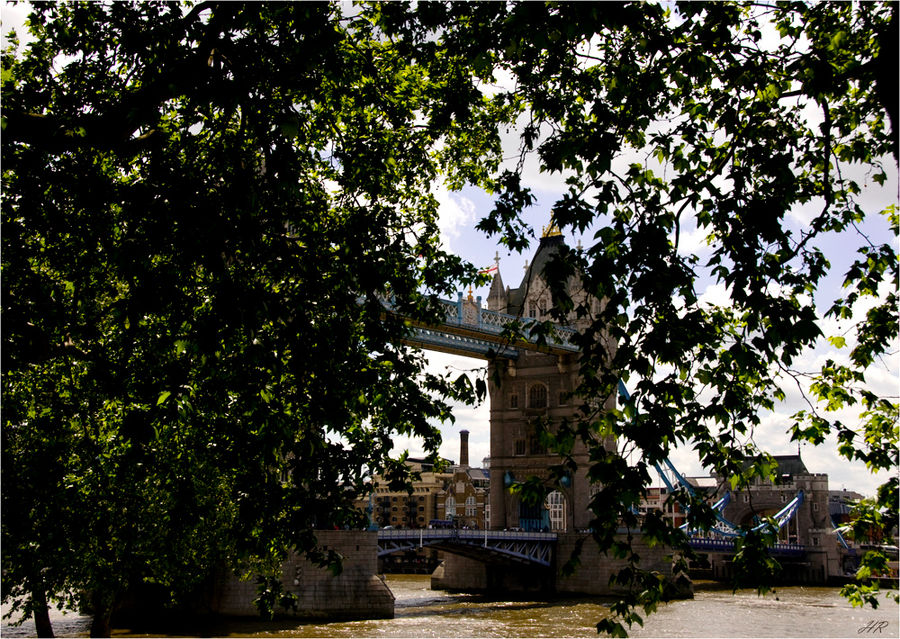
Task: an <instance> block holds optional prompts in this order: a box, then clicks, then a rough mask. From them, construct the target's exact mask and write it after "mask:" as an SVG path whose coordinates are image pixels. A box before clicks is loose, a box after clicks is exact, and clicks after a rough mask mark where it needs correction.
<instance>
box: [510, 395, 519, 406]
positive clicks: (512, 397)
mask: <svg viewBox="0 0 900 639" xmlns="http://www.w3.org/2000/svg"><path fill="white" fill-rule="evenodd" d="M509 407H510V408H518V407H519V394H518V393H510V394H509Z"/></svg>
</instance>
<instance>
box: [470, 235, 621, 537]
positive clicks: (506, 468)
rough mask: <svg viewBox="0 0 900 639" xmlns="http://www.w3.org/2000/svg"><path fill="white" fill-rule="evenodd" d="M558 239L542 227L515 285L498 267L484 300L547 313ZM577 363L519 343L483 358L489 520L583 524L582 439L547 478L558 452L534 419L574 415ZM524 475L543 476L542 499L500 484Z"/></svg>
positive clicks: (537, 525) (575, 323)
mask: <svg viewBox="0 0 900 639" xmlns="http://www.w3.org/2000/svg"><path fill="white" fill-rule="evenodd" d="M563 246H565V242H564V239H563V237H562V234H561V233H560V232H559V230H558V229H557V228H556V227H555V225H553V224H551V225H550V226H548V227H547V228H545V229H544V234H543V237H541V240H540V244H539V246H538V249H537V251H536V253H535V254H534V256H533V258H532V260H531V264H530V265H526V272H525V275H524V277H523V278H522V281H521V283H520V284H519V286H518V288H515V289H509V288H506V289H505V290H504V289H503V283H502V280H501V279H500V273H499V269H498V271H497V274H496V275H495V276H494V281H493V283H492V286H491V292H490V295H489V296H488V305H489V308H491V309H492V310H498V311H500V312H504V313H508V314H510V315H515V316H519V317H521V318H522V319H524V320H527V319H529V318H534V319H537V320H547V319H550V314H549V311H550V309H551V308H552V304H553V300H552V297H551V294H550V289H549V287H548V286H547V284H546V282H545V281H544V278H543V271H544V267H545V266H546V264H547V263H548V261H549V260H550V259H551V258H552V256H553V255H554V254H555V253H556V252H558V251H559V250H560V248H561V247H563ZM568 287H569V291H568V292H569V295H570V296H572V298H573V300H574V301H575V304H576V306H577V305H578V304H579V303H587V304H591V305H592V307H593V305H599V302H598V301H595V300H588V298H587V296H586V294H585V293H584V290H583V287H582V286H581V282H580V280H579V278H577V277H574V278H571V279H570V281H569V282H568ZM594 308H597V307H594ZM589 323H590V320H589V319H588V320H585V319H581V320H579V319H577V318H576V317H575V315H574V313H573V314H572V316H571V317H570V318H569V323H568V325H569V326H570V327H571V328H575V329H584V328H585V326H586V325H587V324H589ZM609 347H610V348H614V345H610V346H609ZM578 368H579V367H578V355H577V353H572V354H562V355H557V354H551V353H542V352H537V351H532V350H524V349H523V350H520V351H519V357H518V358H517V359H516V360H512V359H510V360H502V359H498V360H495V361H493V362H491V363H490V364H489V370H488V373H489V374H488V379H489V380H490V384H489V390H490V397H491V466H490V473H491V521H490V525H491V528H493V529H505V528H520V529H524V530H536V529H544V528H549V529H551V530H560V531H574V530H576V529H584V528H587V527H588V526H589V523H590V520H591V514H590V512H589V507H588V506H589V501H590V498H591V496H592V494H593V492H592V486H591V485H590V484H589V482H588V479H587V470H588V466H589V458H588V452H587V447H586V446H585V445H584V444H583V443H582V442H579V443H577V444H576V448H575V451H574V455H573V457H574V458H575V461H576V463H577V464H578V469H577V471H576V472H575V473H574V476H568V477H566V478H565V479H564V480H563V481H562V482H555V481H554V480H553V479H552V478H551V474H550V470H549V469H550V467H551V466H554V465H557V464H559V463H560V458H559V455H558V454H556V453H554V452H553V451H550V450H547V449H546V448H545V447H544V446H543V444H542V441H541V438H540V436H539V434H540V431H541V428H542V427H547V428H548V429H549V430H551V431H555V429H556V427H557V425H558V424H559V423H560V422H561V421H562V420H576V419H578V418H579V416H580V410H581V406H582V404H583V401H581V400H578V399H576V398H574V397H572V396H571V392H572V391H573V390H575V389H576V388H577V386H578V384H579V375H578ZM614 403H615V398H614V397H613V398H610V400H609V402H608V405H607V406H606V408H607V409H609V408H611V407H612V406H614ZM605 444H606V445H607V446H612V445H613V443H612V442H605ZM531 476H536V477H539V478H542V479H544V480H545V481H546V488H547V490H548V493H551V497H550V498H549V499H548V502H549V503H548V504H545V505H539V506H529V505H527V504H524V503H521V502H520V501H519V500H518V498H517V497H516V496H514V495H511V494H510V492H509V490H508V487H509V485H510V484H511V483H512V482H515V481H521V480H524V479H526V478H527V477H531Z"/></svg>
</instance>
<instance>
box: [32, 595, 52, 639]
mask: <svg viewBox="0 0 900 639" xmlns="http://www.w3.org/2000/svg"><path fill="white" fill-rule="evenodd" d="M31 601H32V604H33V608H32V611H31V615H32V616H33V617H34V631H35V632H36V633H37V636H38V637H52V636H53V625H52V624H51V623H50V611H49V610H48V609H47V595H46V594H45V593H44V591H43V590H40V589H37V590H34V591H32V593H31Z"/></svg>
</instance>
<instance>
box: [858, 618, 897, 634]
mask: <svg viewBox="0 0 900 639" xmlns="http://www.w3.org/2000/svg"><path fill="white" fill-rule="evenodd" d="M889 623H890V622H889V621H870V622H869V623H867V624H866V625H865V626H863V627H862V628H860V629H859V630H857V631H856V634H858V635H861V634H870V635H871V634H875V633H878V634H879V635H880V634H881V631H882V630H884V629H885V628H887V627H888V624H889Z"/></svg>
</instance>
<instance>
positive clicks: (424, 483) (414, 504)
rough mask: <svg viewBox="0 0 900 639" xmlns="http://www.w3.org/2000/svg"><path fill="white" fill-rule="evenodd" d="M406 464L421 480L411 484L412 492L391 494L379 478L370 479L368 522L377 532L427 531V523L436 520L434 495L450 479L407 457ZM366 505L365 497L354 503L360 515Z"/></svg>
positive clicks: (367, 499) (404, 491) (415, 459)
mask: <svg viewBox="0 0 900 639" xmlns="http://www.w3.org/2000/svg"><path fill="white" fill-rule="evenodd" d="M406 463H407V464H408V465H409V466H410V468H411V469H412V470H414V471H416V472H418V473H420V476H421V479H419V480H417V481H414V482H412V492H409V491H407V490H400V491H398V490H391V489H390V488H389V487H388V485H387V483H386V482H385V481H384V479H383V478H382V477H379V476H376V477H375V478H374V482H373V483H374V485H375V489H374V491H373V494H372V496H371V506H372V521H373V522H374V523H375V524H376V525H377V526H378V527H380V528H384V527H385V526H393V527H394V528H427V527H428V522H429V521H431V520H432V519H436V518H437V502H438V495H439V494H440V493H441V492H442V491H443V490H444V487H445V486H446V485H447V482H449V481H450V478H451V477H452V476H453V475H452V474H451V473H449V472H434V465H433V464H431V463H429V462H428V461H426V460H425V459H419V458H415V457H410V458H408V459H407V460H406ZM450 463H452V461H451V462H450ZM369 504H370V497H369V495H366V496H364V497H361V498H360V499H358V500H357V501H356V506H357V508H359V509H360V510H363V511H365V510H366V509H368V507H369Z"/></svg>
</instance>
